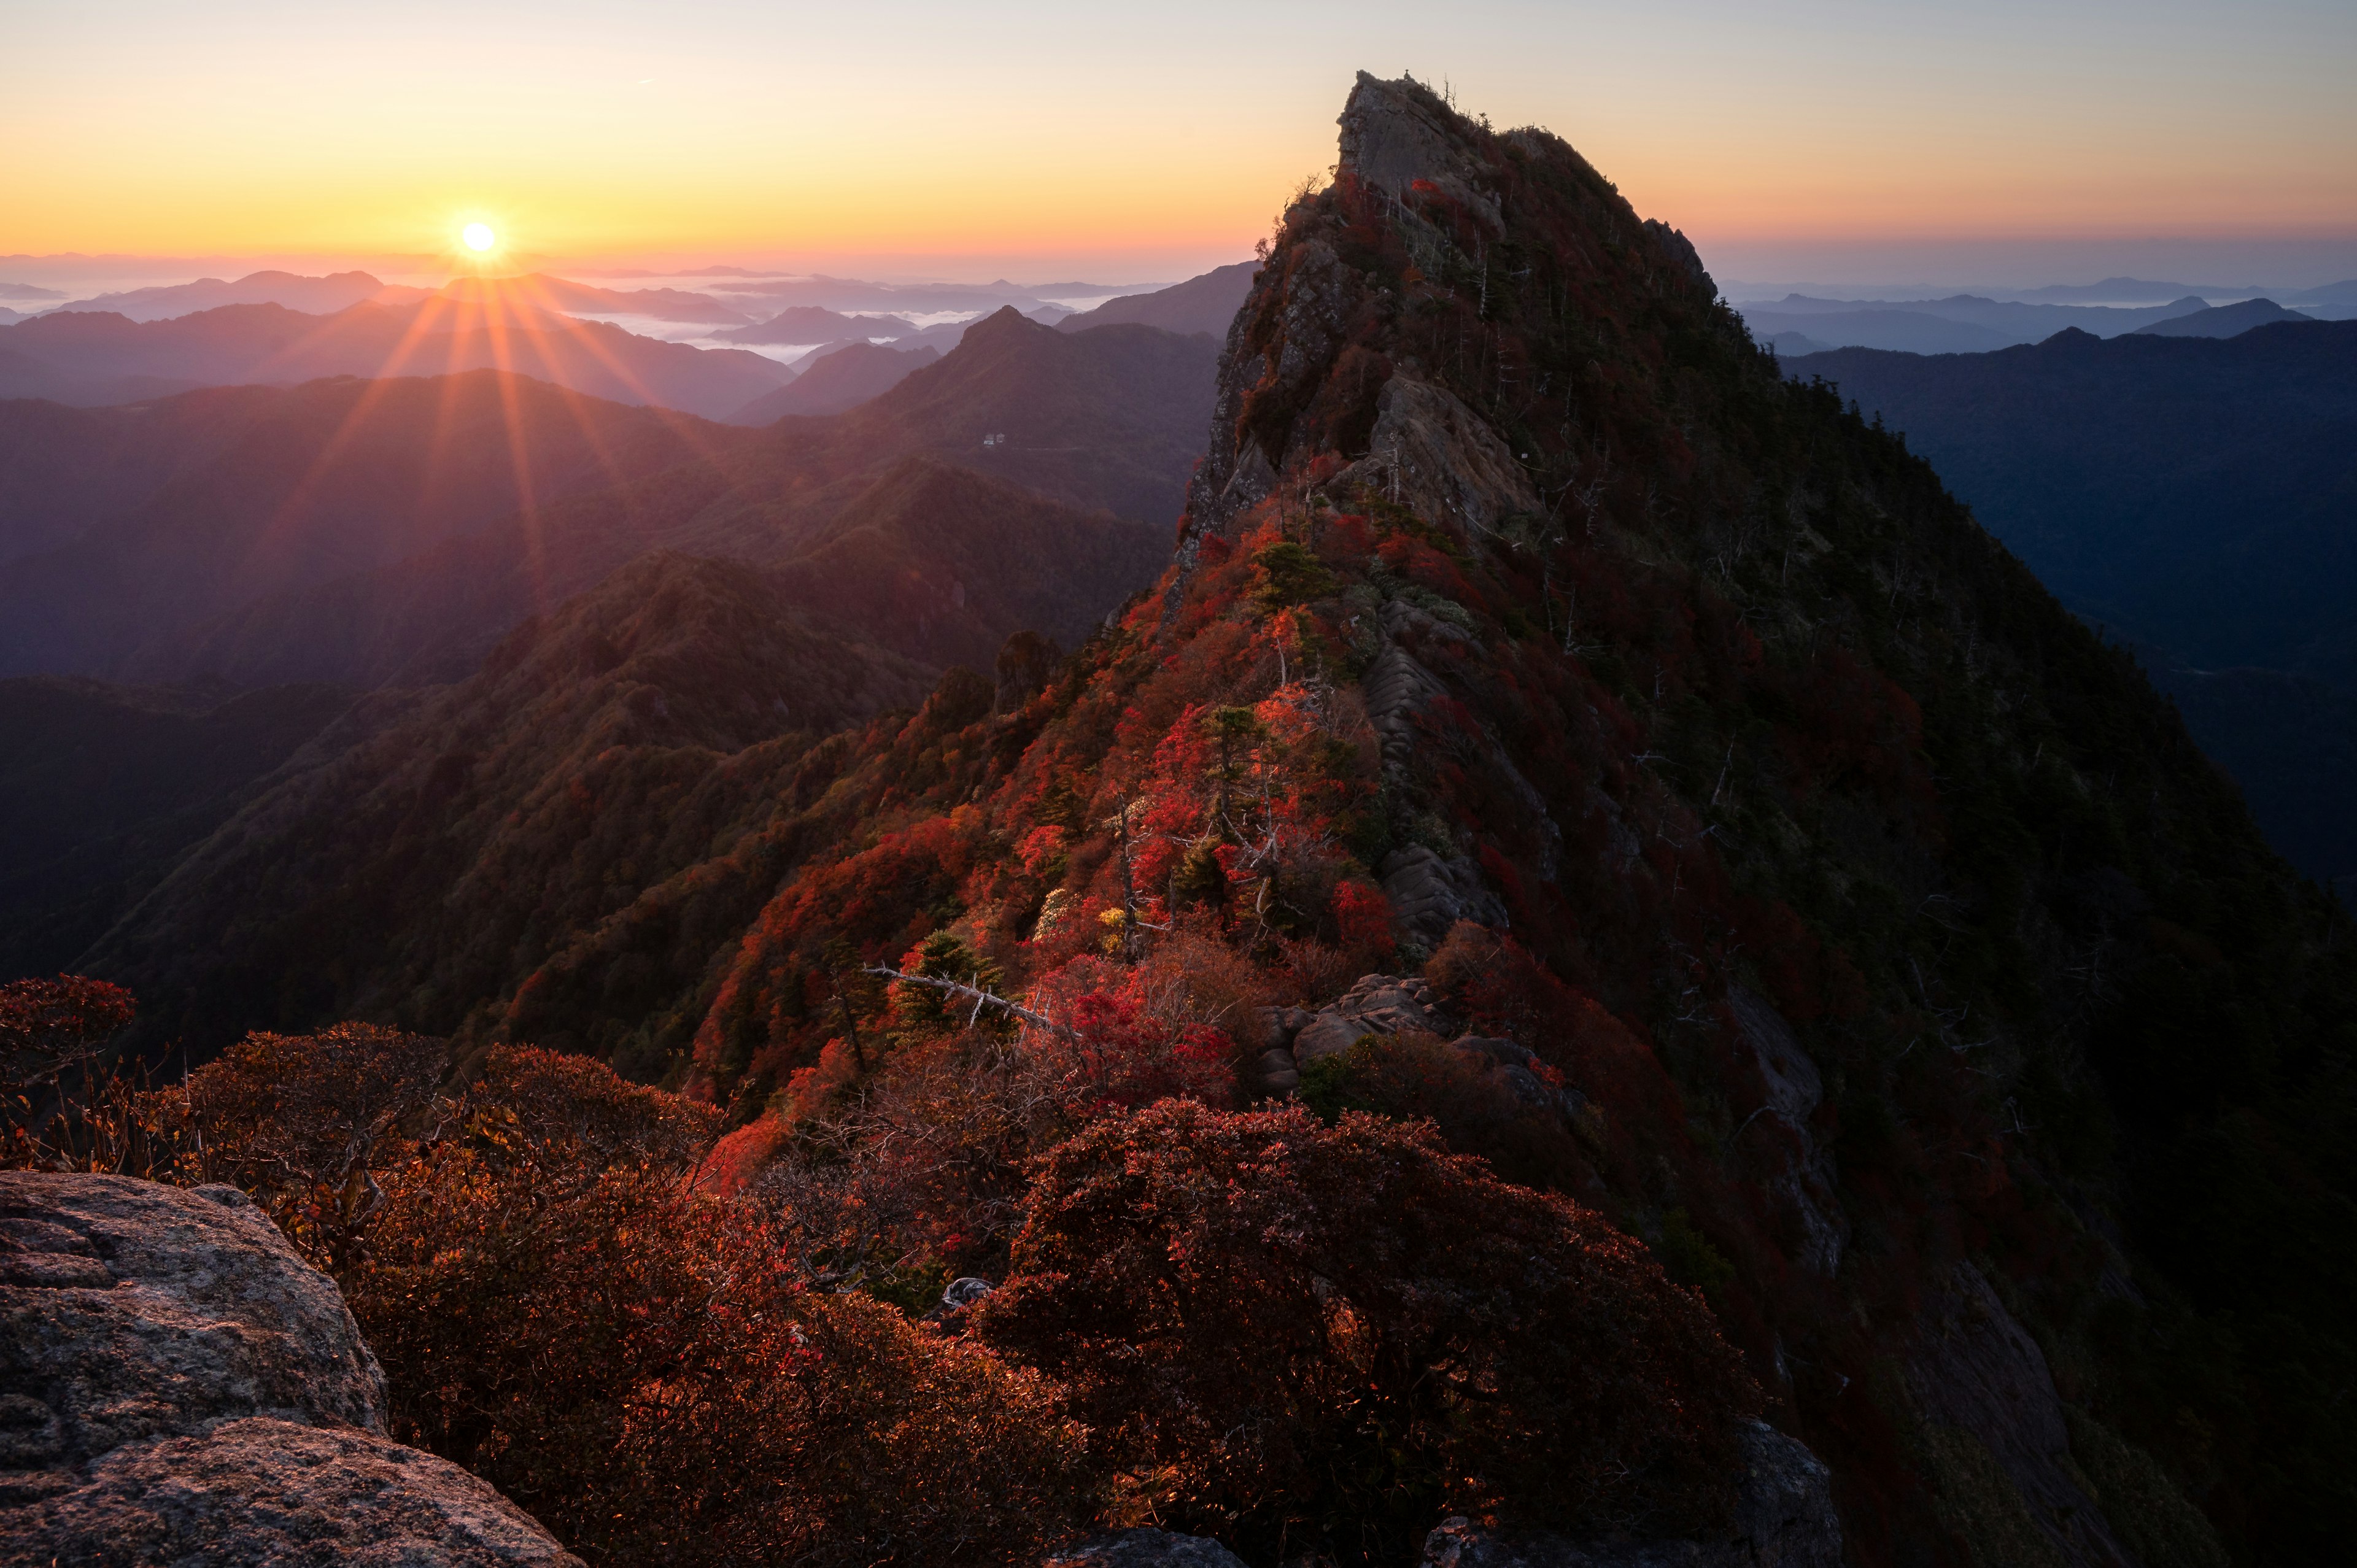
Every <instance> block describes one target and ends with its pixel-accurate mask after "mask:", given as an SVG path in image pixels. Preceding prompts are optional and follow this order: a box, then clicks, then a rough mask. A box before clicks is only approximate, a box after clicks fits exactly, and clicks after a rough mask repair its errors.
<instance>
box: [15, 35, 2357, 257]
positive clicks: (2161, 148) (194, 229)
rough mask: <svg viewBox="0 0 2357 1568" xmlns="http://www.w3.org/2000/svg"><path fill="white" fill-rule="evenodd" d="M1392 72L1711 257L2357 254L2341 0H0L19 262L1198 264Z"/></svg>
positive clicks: (2354, 156)
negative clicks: (1415, 79) (508, 251)
mask: <svg viewBox="0 0 2357 1568" xmlns="http://www.w3.org/2000/svg"><path fill="white" fill-rule="evenodd" d="M1361 67H1364V68H1365V69H1368V70H1374V71H1376V72H1378V73H1380V74H1384V75H1393V74H1396V73H1398V72H1400V71H1402V70H1412V71H1414V72H1415V74H1416V75H1417V76H1419V77H1422V78H1424V79H1426V80H1427V81H1434V82H1436V83H1437V82H1440V81H1448V83H1449V84H1450V85H1451V86H1452V87H1453V89H1454V91H1455V94H1456V98H1457V102H1458V104H1459V105H1460V106H1461V107H1463V108H1465V109H1467V110H1468V111H1469V112H1476V113H1478V112H1485V111H1486V112H1487V113H1489V114H1490V115H1491V117H1492V118H1493V120H1494V121H1495V122H1496V123H1497V124H1501V125H1506V124H1526V123H1534V122H1535V123H1537V124H1544V125H1546V126H1548V127H1550V128H1552V129H1554V130H1555V131H1557V132H1559V133H1560V134H1563V135H1565V136H1566V137H1567V138H1568V139H1569V140H1570V141H1571V142H1572V143H1573V144H1574V145H1576V146H1577V147H1579V148H1580V150H1581V151H1582V152H1584V153H1585V154H1586V155H1587V156H1588V158H1589V159H1590V161H1592V162H1593V163H1595V164H1596V165H1597V166H1598V167H1599V168H1601V169H1602V170H1603V171H1604V172H1605V174H1606V175H1608V176H1609V177H1611V178H1612V179H1614V180H1615V181H1616V182H1617V183H1618V184H1619V185H1620V188H1621V189H1622V191H1623V192H1625V193H1626V194H1627V195H1628V196H1629V197H1630V198H1631V200H1632V201H1633V202H1635V204H1636V205H1637V207H1638V209H1639V210H1640V211H1641V212H1643V213H1644V214H1646V215H1647V216H1657V217H1662V218H1665V219H1667V220H1670V221H1671V222H1673V223H1675V224H1677V225H1678V226H1679V227H1681V228H1683V229H1684V230H1686V231H1688V232H1689V233H1690V234H1692V235H1693V236H1694V237H1695V239H1696V241H1697V242H1699V243H1701V244H1702V246H1703V248H1704V252H1705V254H1706V257H1708V258H1709V259H1710V260H1711V261H1712V263H1713V265H1714V266H1715V267H1716V268H1718V269H1720V270H1721V271H1722V272H1723V273H1724V272H1727V271H1733V272H1734V273H1736V274H1738V275H1744V276H1749V277H1780V276H1781V277H1806V276H1835V275H1838V274H1843V273H1845V272H1846V274H1848V275H1850V276H1853V277H1866V276H1891V277H1898V276H1905V275H1912V276H1917V277H1932V276H1953V277H1954V278H1955V279H1957V281H1975V280H1985V281H2005V280H2006V279H2007V278H2011V279H2013V280H2016V281H2019V282H2023V283H2038V282H2050V281H2070V278H2071V274H2085V275H2086V276H2090V277H2092V276H2094V275H2099V274H2100V272H2101V271H2102V270H2106V259H2107V258H2108V259H2113V260H2117V261H2119V262H2121V263H2133V262H2134V260H2135V258H2136V257H2137V256H2139V255H2147V256H2154V257H2160V256H2175V257H2178V258H2180V259H2181V260H2182V261H2183V262H2185V263H2187V266H2186V268H2185V269H2181V270H2180V273H2179V275H2183V272H2184V271H2185V270H2190V269H2191V268H2195V267H2199V266H2200V265H2201V264H2202V263H2204V260H2205V258H2206V259H2208V260H2211V261H2215V262H2217V263H2219V264H2220V265H2227V264H2229V263H2234V262H2236V261H2237V259H2238V258H2239V259H2240V260H2241V261H2244V262H2247V263H2250V265H2251V266H2255V267H2257V268H2259V270H2260V272H2261V273H2263V274H2266V275H2267V276H2269V277H2272V278H2276V279H2279V280H2280V281H2284V282H2287V283H2321V282H2325V281H2328V280H2329V279H2330V278H2334V277H2342V276H2348V275H2351V274H2357V85H2352V84H2357V4H2352V0H2252V3H2246V4H2239V5H2228V4H2216V3H2211V4H2169V3H2165V0H2164V3H2158V4H2156V3H2145V4H2137V5H2128V4H2110V3H2096V0H2046V3H2043V4H2037V5H2030V4H2018V3H2014V0H1999V3H1994V4H1991V3H1983V4H1979V5H1956V4H1953V3H1948V4H1880V5H1870V4H1863V3H1834V0H1813V3H1804V4H1790V5H1738V4H1728V3H1719V0H1687V3H1683V4H1655V5H1648V6H1643V7H1637V6H1631V5H1609V6H1608V5H1586V4H1530V3H1512V0H1484V3H1473V4H1466V3H1461V0H1460V3H1458V4H1443V3H1438V0H1425V3H1422V4H1416V5H1393V4H1387V3H1381V0H1357V3H1354V4H1305V5H1287V4H1283V3H1281V0H1251V3H1244V4H1236V3H1231V0H1204V3H1199V4H1192V5H1136V4H1128V5H1086V6H1084V5H1062V4H999V5H994V4H990V3H988V0H969V3H965V4H959V5H936V4H897V5H889V4H888V5H856V4H848V3H844V0H835V3H834V4H829V5H802V4H780V3H775V0H770V3H763V4H739V3H734V0H672V3H670V4H666V5H646V4H636V5H612V4H600V3H597V0H567V3H565V4H563V5H557V4H543V3H539V0H469V3H467V4H463V5H460V4H446V3H443V0H408V3H405V4H402V5H378V4H335V3H332V0H307V3H305V4H300V5H291V4H290V5H278V4H253V3H249V4H214V5H201V4H199V5H192V4H188V3H186V0H180V3H177V4H175V3H167V0H0V146H5V147H6V148H7V149H8V154H7V156H6V157H5V159H0V254H5V253H9V252H32V253H40V252H58V251H80V252H141V253H150V254H153V253H172V254H178V255H218V254H237V255H255V254H265V253H266V254H274V255H288V254H317V255H329V254H344V255H370V254H385V253H404V252H437V251H441V250H443V249H445V248H447V246H448V245H449V244H450V242H451V237H452V236H453V235H454V234H455V233H456V231H457V227H458V226H459V225H460V224H461V223H463V222H465V221H467V220H469V219H474V218H483V219H487V220H490V221H491V222H493V223H495V224H496V225H497V226H499V228H500V231H501V232H502V234H503V236H504V237H505V238H506V239H507V240H508V241H509V242H511V244H513V245H515V246H516V247H518V248H519V249H520V250H522V251H526V252H534V253H538V254H543V255H555V256H564V257H567V258H572V259H576V260H578V259H597V258H604V259H608V260H616V261H619V260H624V259H631V260H676V261H681V262H687V261H717V260H733V259H753V258H760V259H778V260H786V261H795V262H802V263H808V264H812V265H832V266H836V267H839V268H843V269H845V270H848V269H851V268H855V267H865V268H866V269H868V270H870V271H876V270H892V271H898V272H900V273H906V274H919V273H934V274H942V275H952V274H965V275H971V274H974V273H976V272H997V271H1005V272H1007V273H1009V274H1014V275H1026V274H1028V275H1032V276H1038V275H1039V274H1042V273H1043V272H1056V273H1064V274H1066V275H1070V273H1071V272H1075V271H1077V272H1080V273H1082V274H1083V275H1088V276H1107V277H1109V278H1111V279H1112V280H1113V281H1123V280H1125V279H1129V278H1151V277H1172V276H1180V275H1184V274H1187V273H1189V272H1192V271H1197V270H1200V268H1201V267H1203V266H1206V265H1209V264H1211V263H1217V262H1222V261H1228V260H1232V259H1235V258H1237V257H1239V256H1241V255H1243V254H1245V253H1247V252H1249V249H1250V246H1251V243H1252V242H1253V240H1254V238H1256V237H1257V236H1259V235H1261V234H1263V233H1265V232H1266V231H1267V229H1268V227H1269V222H1270V220H1271V218H1272V217H1273V215H1274V214H1275V211H1276V210H1277V209H1278V208H1279V207H1280V206H1281V205H1282V204H1283V201H1284V199H1285V197H1286V193H1287V192H1288V191H1289V190H1290V189H1291V188H1294V187H1295V186H1296V185H1297V184H1298V183H1299V182H1300V180H1301V179H1302V178H1303V177H1305V176H1308V175H1311V174H1316V173H1320V172H1322V171H1323V170H1324V169H1325V168H1326V166H1328V165H1329V164H1330V163H1331V162H1332V159H1333V156H1334V125H1333V121H1334V115H1335V113H1336V111H1337V110H1338V109H1339V107H1340V102H1341V100H1342V97H1343V94H1344V93H1345V92H1346V91H1347V90H1348V88H1349V85H1350V81H1351V74H1352V72H1353V71H1354V70H1357V69H1359V68H1361ZM2169 247H2175V249H2174V250H2171V249H2169ZM1943 267H1945V268H1946V269H1947V270H1946V272H1945V273H1943V271H1942V268H1943ZM2270 269H2271V270H2270ZM2108 270H2130V268H2129V266H2127V265H2126V264H2124V265H2123V266H2117V267H2110V268H2109V269H2108ZM2244 270H2246V271H2247V270H2248V268H2245V269H2244ZM2295 274H2297V275H2295ZM2218 281H2232V280H2230V279H2221V280H2218Z"/></svg>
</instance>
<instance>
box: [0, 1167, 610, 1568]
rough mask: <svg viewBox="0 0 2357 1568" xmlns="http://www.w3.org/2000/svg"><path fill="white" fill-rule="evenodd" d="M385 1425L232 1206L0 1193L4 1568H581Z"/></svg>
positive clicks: (178, 1197)
mask: <svg viewBox="0 0 2357 1568" xmlns="http://www.w3.org/2000/svg"><path fill="white" fill-rule="evenodd" d="M384 1412H385V1400H384V1375H383V1373H382V1371H381V1370H380V1369H378V1367H377V1364H376V1359H375V1358H374V1357H373V1356H371V1354H370V1353H369V1349H368V1346H367V1345H366V1343H365V1342H364V1341H363V1340H362V1339H361V1333H360V1328H359V1326H358V1325H357V1324H355V1323H354V1322H353V1321H352V1316H351V1314H350V1311H349V1310H348V1309H347V1308H346V1307H345V1305H344V1302H343V1297H342V1295H341V1294H340V1293H339V1292H338V1291H337V1289H336V1286H335V1284H334V1283H333V1282H332V1281H330V1280H329V1279H328V1277H327V1276H326V1275H324V1274H322V1273H319V1272H318V1271H317V1270H316V1269H313V1268H312V1267H310V1266H309V1265H308V1264H307V1263H305V1262H303V1261H302V1259H301V1258H299V1257H297V1256H296V1252H295V1250H294V1249H293V1248H292V1247H290V1246H289V1245H288V1244H287V1241H286V1239H285V1237H284V1236H283V1235H281V1234H280V1233H279V1231H278V1229H277V1227H275V1226H274V1225H273V1224H272V1223H271V1222H270V1220H269V1219H267V1218H265V1217H264V1215H263V1214H262V1213H261V1211H260V1210H258V1209H257V1208H254V1207H253V1203H252V1201H251V1200H250V1199H248V1198H247V1197H245V1195H244V1194H243V1193H241V1192H239V1191H238V1190H237V1189H236V1188H234V1187H197V1188H194V1189H183V1188H178V1187H163V1186H159V1185H157V1184H156V1183H153V1182H145V1181H137V1180H134V1179H132V1178H130V1177H127V1176H57V1175H47V1174H40V1173H34V1172H22V1171H18V1172H7V1173H0V1564H17V1563H23V1564H28V1565H29V1564H36V1563H39V1564H48V1563H91V1564H115V1563H121V1564H124V1568H130V1565H132V1564H147V1563H174V1564H190V1565H195V1564H215V1563H218V1564H224V1565H226V1564H231V1563H236V1564H245V1563H298V1562H299V1563H338V1562H343V1561H348V1560H349V1561H354V1562H369V1563H417V1564H453V1565H471V1564H476V1563H483V1564H489V1563H545V1564H550V1565H560V1564H572V1563H576V1561H577V1560H576V1559H575V1558H574V1557H573V1556H572V1555H571V1554H570V1553H568V1552H565V1550H564V1549H563V1548H562V1547H561V1546H559V1545H558V1544H557V1543H556V1542H555V1541H554V1540H552V1539H551V1538H550V1537H549V1535H548V1533H547V1532H546V1531H545V1530H542V1529H541V1528H540V1526H539V1525H538V1524H536V1523H535V1522H533V1520H532V1518H531V1517H530V1516H529V1515H527V1514H525V1513H524V1512H523V1511H522V1509H518V1508H516V1507H515V1506H514V1505H513V1504H511V1503H510V1502H508V1501H507V1500H506V1499H505V1498H501V1497H500V1495H499V1494H498V1493H497V1492H496V1491H494V1490H492V1489H491V1487H489V1486H488V1485H486V1484H485V1483H483V1482H482V1481H480V1480H478V1479H477V1478H476V1477H473V1476H470V1475H468V1473H467V1472H466V1471H464V1470H462V1469H460V1468H459V1467H458V1466H456V1465H453V1464H450V1463H449V1462H448V1461H447V1460H443V1459H437V1458H436V1457H434V1456H433V1455H428V1454H423V1453H420V1452H418V1451H417V1450H415V1449H413V1448H408V1447H404V1446H403V1445H402V1444H397V1443H394V1442H393V1441H392V1440H391V1439H389V1438H388V1437H386V1436H385V1434H384Z"/></svg>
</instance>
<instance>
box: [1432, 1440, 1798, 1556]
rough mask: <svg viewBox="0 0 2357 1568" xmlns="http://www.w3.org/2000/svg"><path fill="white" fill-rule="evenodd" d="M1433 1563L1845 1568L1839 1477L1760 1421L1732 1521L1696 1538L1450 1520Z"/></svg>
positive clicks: (1439, 1534) (1435, 1538)
mask: <svg viewBox="0 0 2357 1568" xmlns="http://www.w3.org/2000/svg"><path fill="white" fill-rule="evenodd" d="M1424 1562H1425V1564H1426V1568H1841V1563H1842V1532H1841V1520H1840V1517H1839V1516H1838V1515H1837V1514H1835V1511H1834V1501H1833V1488H1832V1477H1831V1475H1830V1473H1829V1472H1828V1471H1827V1470H1826V1468H1825V1466H1824V1464H1823V1463H1822V1462H1821V1461H1820V1460H1819V1459H1818V1458H1817V1456H1816V1455H1813V1454H1812V1453H1810V1452H1809V1451H1808V1449H1807V1448H1806V1447H1804V1446H1803V1445H1802V1444H1799V1443H1797V1442H1795V1441H1794V1440H1793V1439H1792V1438H1790V1437H1787V1436H1785V1435H1784V1434H1782V1433H1781V1432H1778V1431H1776V1430H1775V1429H1774V1428H1773V1427H1770V1426H1767V1425H1764V1424H1762V1423H1760V1422H1756V1421H1755V1422H1750V1423H1747V1424H1746V1427H1745V1431H1744V1434H1743V1480H1742V1489H1741V1492H1740V1494H1739V1496H1738V1500H1737V1503H1736V1509H1735V1519H1734V1521H1733V1527H1732V1528H1731V1529H1730V1530H1728V1531H1727V1533H1726V1534H1724V1535H1719V1536H1713V1537H1706V1538H1699V1539H1688V1540H1660V1539H1648V1538H1642V1537H1615V1538H1605V1539H1591V1540H1577V1541H1575V1540H1571V1539H1569V1538H1566V1537H1564V1536H1558V1535H1546V1534H1530V1535H1512V1534H1506V1535H1501V1534H1499V1533H1498V1532H1496V1531H1493V1530H1485V1529H1482V1528H1481V1527H1480V1526H1478V1525H1475V1524H1472V1523H1470V1522H1469V1521H1468V1520H1462V1519H1452V1520H1448V1522H1447V1523H1445V1524H1443V1525H1442V1526H1441V1527H1440V1528H1439V1529H1437V1530H1434V1531H1433V1532H1432V1534H1431V1535H1430V1536H1429V1537H1427V1538H1426V1541H1425V1543H1424Z"/></svg>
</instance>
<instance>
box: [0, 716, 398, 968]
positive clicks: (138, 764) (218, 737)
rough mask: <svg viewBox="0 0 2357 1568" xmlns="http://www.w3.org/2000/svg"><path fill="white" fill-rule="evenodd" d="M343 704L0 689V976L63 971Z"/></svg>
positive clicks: (316, 733) (312, 737)
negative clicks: (0, 740) (3, 741)
mask: <svg viewBox="0 0 2357 1568" xmlns="http://www.w3.org/2000/svg"><path fill="white" fill-rule="evenodd" d="M350 704H351V693H348V692H340V691H338V690H337V689H335V688H333V687H324V686H306V687H280V688H276V689H274V690H269V691H261V692H251V693H243V694H242V695H240V694H233V693H227V692H222V691H206V690H195V689H181V690H175V691H159V690H155V689H152V688H151V689H140V688H131V687H122V686H108V685H104V684H102V683H100V682H94V681H80V680H55V679H31V680H14V681H0V735H5V736H7V737H8V744H7V746H5V747H0V977H5V978H7V979H12V980H13V979H16V978H17V977H19V976H25V975H38V976H48V975H51V974H55V973H57V972H59V971H60V970H63V969H65V968H67V967H69V966H70V964H71V963H72V962H73V961H74V960H75V959H76V958H77V957H79V956H80V955H81V952H82V950H84V949H86V948H88V947H89V946H90V944H91V943H92V942H93V941H96V940H98V939H99V938H100V937H101V936H102V935H104V934H105V931H106V929H107V928H108V927H109V926H111V925H113V923H114V921H115V920H116V919H117V918H120V916H121V915H122V914H123V912H124V909H125V908H128V907H129V904H130V902H131V899H132V898H133V897H135V896H136V894H137V893H139V892H141V891H144V890H145V888H146V887H148V886H152V885H153V884H154V882H155V881H156V878H157V877H159V876H161V875H162V874H163V873H164V872H165V871H166V870H167V869H168V868H169V866H170V865H171V864H172V862H173V860H174V859H176V858H177V857H178V855H179V854H180V853H181V852H182V851H184V850H185V849H187V848H188V846H189V845H190V844H192V843H197V842H198V841H199V840H201V839H203V838H204V837H205V836H206V835H207V834H209V833H210V832H212V831H213V830H214V829H215V828H217V827H218V826H219V825H220V824H221V822H222V820H223V819H225V818H226V817H228V816H229V815H230V814H231V811H234V810H235V809H236V808H237V807H238V806H239V805H240V804H241V803H242V801H243V800H245V799H246V798H247V797H248V796H249V795H250V794H251V793H252V792H253V790H254V789H256V788H257V787H258V781H259V780H261V779H264V778H265V777H266V776H267V775H269V774H270V773H271V772H272V770H274V768H278V767H279V766H280V765H281V764H282V763H285V762H286V761H287V760H288V759H289V758H290V757H294V756H295V755H296V752H297V750H298V748H300V747H302V746H304V745H306V744H307V743H308V742H311V741H312V740H313V739H314V737H316V736H318V735H319V733H320V731H321V730H322V729H324V728H326V727H327V726H328V725H329V723H330V721H332V720H334V719H335V718H336V717H337V716H338V715H339V714H342V713H343V712H344V711H345V710H346V709H347V708H348V707H350Z"/></svg>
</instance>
